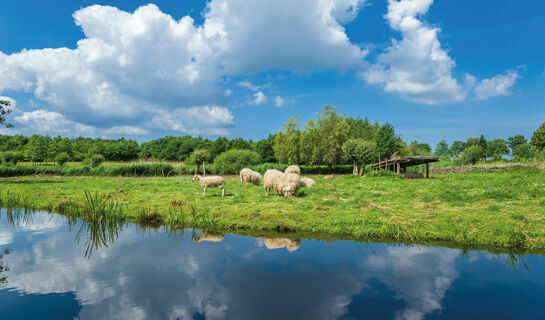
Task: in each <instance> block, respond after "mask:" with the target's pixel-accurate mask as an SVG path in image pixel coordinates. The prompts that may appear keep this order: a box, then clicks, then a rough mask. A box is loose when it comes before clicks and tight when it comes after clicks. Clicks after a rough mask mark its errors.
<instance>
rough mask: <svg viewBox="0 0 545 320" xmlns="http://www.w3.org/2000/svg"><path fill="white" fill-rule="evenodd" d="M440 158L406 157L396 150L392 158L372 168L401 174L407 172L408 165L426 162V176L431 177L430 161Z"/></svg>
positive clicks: (373, 165)
mask: <svg viewBox="0 0 545 320" xmlns="http://www.w3.org/2000/svg"><path fill="white" fill-rule="evenodd" d="M440 160H441V158H440V157H405V156H402V155H400V154H399V153H397V152H395V153H394V154H393V155H392V157H391V158H390V159H388V160H384V161H380V162H377V163H375V164H372V165H371V168H373V170H380V169H387V170H391V171H393V172H395V173H397V174H400V173H401V172H406V171H407V167H412V166H417V165H421V164H425V165H426V178H429V176H430V166H429V164H430V162H438V161H440Z"/></svg>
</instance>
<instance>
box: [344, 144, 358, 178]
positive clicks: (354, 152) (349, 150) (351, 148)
mask: <svg viewBox="0 0 545 320" xmlns="http://www.w3.org/2000/svg"><path fill="white" fill-rule="evenodd" d="M360 145H361V140H360V139H348V140H347V141H346V142H345V143H344V144H343V149H342V150H343V156H344V158H345V159H346V160H348V161H352V163H353V169H352V174H355V175H356V174H358V160H359V159H360V157H361V155H360V151H361V147H360Z"/></svg>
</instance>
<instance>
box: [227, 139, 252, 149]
mask: <svg viewBox="0 0 545 320" xmlns="http://www.w3.org/2000/svg"><path fill="white" fill-rule="evenodd" d="M229 149H238V150H242V149H248V150H250V149H252V146H251V145H250V143H248V141H246V140H244V139H242V138H236V139H234V140H232V141H231V142H230V143H229Z"/></svg>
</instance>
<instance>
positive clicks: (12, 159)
mask: <svg viewBox="0 0 545 320" xmlns="http://www.w3.org/2000/svg"><path fill="white" fill-rule="evenodd" d="M24 159H25V155H24V154H23V153H22V152H20V151H4V152H2V154H1V155H0V160H2V163H3V164H12V165H16V164H17V162H19V161H22V160H24Z"/></svg>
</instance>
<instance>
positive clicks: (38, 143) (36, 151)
mask: <svg viewBox="0 0 545 320" xmlns="http://www.w3.org/2000/svg"><path fill="white" fill-rule="evenodd" d="M47 146H48V141H47V139H46V138H45V137H44V136H40V135H36V134H35V135H33V136H32V137H30V140H28V143H27V145H26V146H25V156H26V158H27V159H28V160H30V161H32V162H41V161H44V160H45V159H46V158H47Z"/></svg>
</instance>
